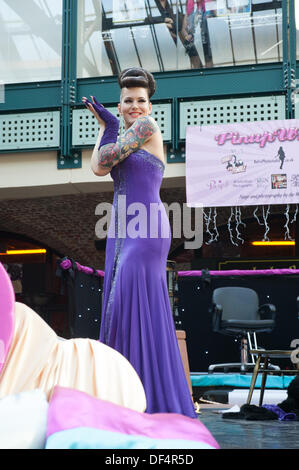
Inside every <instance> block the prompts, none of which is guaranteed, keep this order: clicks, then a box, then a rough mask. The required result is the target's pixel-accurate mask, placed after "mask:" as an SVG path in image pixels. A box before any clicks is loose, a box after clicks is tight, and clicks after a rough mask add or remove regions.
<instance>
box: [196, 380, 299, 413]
mask: <svg viewBox="0 0 299 470" xmlns="http://www.w3.org/2000/svg"><path fill="white" fill-rule="evenodd" d="M251 377H252V374H251V373H246V374H236V373H225V374H223V373H215V372H214V373H212V374H209V373H207V372H202V373H200V372H191V373H190V378H191V384H192V390H193V399H194V401H199V400H200V399H201V398H202V399H204V400H209V401H214V402H217V403H223V404H229V405H232V406H233V405H239V406H242V405H243V404H245V403H246V401H247V396H248V392H249V387H250V383H251ZM294 378H295V375H294V376H290V375H288V376H275V375H273V376H271V375H269V376H268V377H267V382H266V387H265V394H264V400H263V403H265V404H273V405H277V404H278V403H281V402H282V401H283V400H285V399H286V398H287V387H288V385H289V383H290V382H291V381H292V380H293V379H294ZM260 386H261V374H259V375H258V377H257V381H256V386H255V390H254V392H253V396H252V400H251V404H252V405H258V403H259V396H260Z"/></svg>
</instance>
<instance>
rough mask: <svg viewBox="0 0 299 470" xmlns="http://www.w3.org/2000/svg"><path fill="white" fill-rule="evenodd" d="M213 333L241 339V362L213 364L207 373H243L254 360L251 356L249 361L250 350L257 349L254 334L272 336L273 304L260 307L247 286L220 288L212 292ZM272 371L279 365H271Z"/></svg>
mask: <svg viewBox="0 0 299 470" xmlns="http://www.w3.org/2000/svg"><path fill="white" fill-rule="evenodd" d="M210 312H211V313H212V315H213V331H214V332H216V333H221V334H224V335H231V336H234V337H238V338H239V339H240V343H241V344H240V346H241V361H240V362H238V363H227V364H226V363H225V364H212V365H210V366H209V368H208V371H209V373H211V372H213V371H214V370H215V369H219V368H221V369H224V371H225V372H227V371H228V370H230V369H238V370H239V371H241V372H246V371H247V370H249V369H253V367H254V364H255V360H254V356H251V362H248V346H249V349H260V348H258V345H257V340H256V334H257V333H262V332H263V333H265V332H266V333H271V332H272V331H273V329H274V326H275V315H276V308H275V306H274V305H272V304H264V305H259V299H258V295H257V293H256V292H255V291H254V290H253V289H249V288H247V287H220V288H218V289H215V290H214V291H213V297H212V306H211V308H210ZM271 367H272V368H273V369H278V370H279V367H278V366H275V365H272V364H271Z"/></svg>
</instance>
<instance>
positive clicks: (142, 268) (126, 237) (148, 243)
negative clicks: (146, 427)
mask: <svg viewBox="0 0 299 470" xmlns="http://www.w3.org/2000/svg"><path fill="white" fill-rule="evenodd" d="M163 173H164V164H163V163H162V162H161V160H159V159H158V158H157V157H155V156H154V155H152V154H151V153H149V152H147V151H145V150H142V149H139V150H138V151H136V152H135V153H132V154H131V155H130V156H129V157H128V158H126V159H125V160H124V161H123V162H122V163H120V164H119V165H116V166H115V167H113V169H112V171H111V176H112V178H113V181H114V199H113V209H114V210H113V211H112V217H111V223H110V227H109V230H108V236H107V244H106V262H105V278H104V289H103V305H102V318H101V330H100V341H102V342H103V343H105V344H107V345H109V346H110V347H112V348H114V349H116V350H117V351H118V352H120V353H121V354H122V355H124V356H125V357H126V358H127V359H128V360H129V361H130V363H131V364H132V365H133V367H134V368H135V370H136V372H137V373H138V375H139V377H140V379H141V381H142V383H143V386H144V389H145V393H146V399H147V409H146V411H147V412H148V413H162V412H169V413H180V414H184V415H186V416H190V417H192V418H195V417H196V415H195V412H194V405H193V402H192V398H191V395H190V392H189V387H188V384H187V380H186V376H185V371H184V367H183V363H182V360H181V355H180V351H179V347H178V343H177V338H176V332H175V326H174V321H173V316H172V311H171V307H170V301H169V295H168V290H167V279H166V264H167V256H168V252H169V248H170V243H171V231H170V225H169V220H168V216H167V213H166V210H165V208H164V205H163V203H162V201H161V199H160V186H161V182H162V178H163ZM141 204H142V206H141ZM113 214H114V217H113ZM157 220H158V224H155V223H154V221H157ZM151 235H152V236H151Z"/></svg>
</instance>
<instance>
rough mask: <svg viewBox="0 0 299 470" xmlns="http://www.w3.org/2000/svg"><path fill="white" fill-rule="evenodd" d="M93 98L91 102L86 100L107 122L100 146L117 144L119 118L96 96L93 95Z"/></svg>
mask: <svg viewBox="0 0 299 470" xmlns="http://www.w3.org/2000/svg"><path fill="white" fill-rule="evenodd" d="M92 98H93V101H94V103H91V102H90V101H89V100H86V102H88V103H89V104H91V105H92V106H93V108H94V110H95V111H96V113H97V114H98V115H99V116H100V118H101V119H102V120H103V121H104V122H105V124H106V128H105V131H104V134H103V137H102V138H101V142H100V145H99V148H100V147H102V146H103V145H106V144H115V142H116V141H117V137H118V129H119V120H118V119H117V118H116V117H115V116H114V114H112V113H110V111H108V109H106V108H104V106H103V105H102V104H100V103H98V101H97V100H96V99H95V97H94V96H92Z"/></svg>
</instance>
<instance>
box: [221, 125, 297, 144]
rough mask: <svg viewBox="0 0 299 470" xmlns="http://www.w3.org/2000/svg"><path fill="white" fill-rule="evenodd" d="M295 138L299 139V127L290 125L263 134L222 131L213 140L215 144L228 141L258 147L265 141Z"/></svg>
mask: <svg viewBox="0 0 299 470" xmlns="http://www.w3.org/2000/svg"><path fill="white" fill-rule="evenodd" d="M296 138H297V140H299V129H298V128H297V127H292V128H290V129H284V128H282V129H281V128H279V129H277V130H276V131H274V132H272V133H271V132H264V133H263V134H252V135H245V136H241V135H240V134H239V133H238V132H224V133H222V134H217V135H216V136H215V140H216V141H217V145H224V144H225V143H226V142H230V143H231V144H232V145H241V144H256V143H257V144H259V147H260V148H264V147H265V145H266V143H267V142H268V143H271V142H275V141H276V140H277V139H278V140H279V141H280V142H285V141H286V140H288V141H290V142H291V141H293V140H295V139H296Z"/></svg>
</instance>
